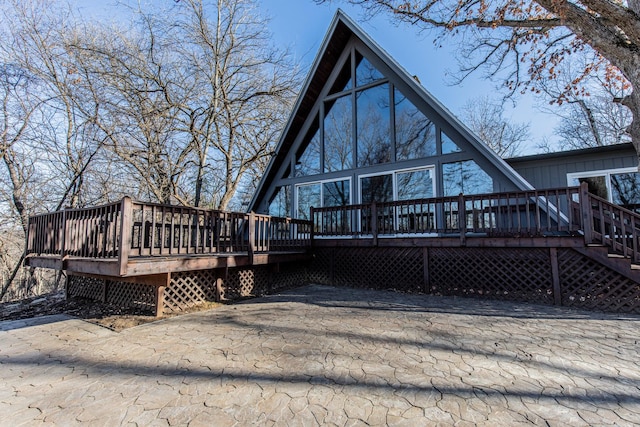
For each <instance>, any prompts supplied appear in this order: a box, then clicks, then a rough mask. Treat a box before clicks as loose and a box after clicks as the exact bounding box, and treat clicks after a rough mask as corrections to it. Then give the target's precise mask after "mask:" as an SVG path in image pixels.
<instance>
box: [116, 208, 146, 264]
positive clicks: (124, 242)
mask: <svg viewBox="0 0 640 427" xmlns="http://www.w3.org/2000/svg"><path fill="white" fill-rule="evenodd" d="M132 216H133V204H132V203H131V198H130V197H128V196H125V197H123V198H122V202H121V203H120V247H119V248H118V265H119V270H120V275H121V276H124V275H125V274H126V273H127V263H128V262H129V251H130V250H131V227H132ZM151 245H152V246H153V242H152V243H151Z"/></svg>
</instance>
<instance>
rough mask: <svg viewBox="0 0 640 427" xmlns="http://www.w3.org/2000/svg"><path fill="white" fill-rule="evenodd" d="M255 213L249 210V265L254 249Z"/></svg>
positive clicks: (251, 263)
mask: <svg viewBox="0 0 640 427" xmlns="http://www.w3.org/2000/svg"><path fill="white" fill-rule="evenodd" d="M255 240H256V214H255V213H254V212H253V211H252V212H249V248H248V251H247V255H248V256H249V265H253V254H254V253H255V250H256V242H255Z"/></svg>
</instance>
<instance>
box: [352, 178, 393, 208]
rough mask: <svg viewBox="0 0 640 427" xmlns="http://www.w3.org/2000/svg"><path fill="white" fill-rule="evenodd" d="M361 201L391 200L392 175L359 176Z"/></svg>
mask: <svg viewBox="0 0 640 427" xmlns="http://www.w3.org/2000/svg"><path fill="white" fill-rule="evenodd" d="M360 194H361V196H362V197H361V200H362V203H372V202H377V203H379V202H391V201H393V179H392V175H378V176H368V177H365V178H360Z"/></svg>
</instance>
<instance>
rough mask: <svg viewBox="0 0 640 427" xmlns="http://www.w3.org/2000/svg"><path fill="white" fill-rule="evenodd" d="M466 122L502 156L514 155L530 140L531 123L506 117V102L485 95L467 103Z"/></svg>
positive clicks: (463, 113) (463, 115)
mask: <svg viewBox="0 0 640 427" xmlns="http://www.w3.org/2000/svg"><path fill="white" fill-rule="evenodd" d="M462 119H463V121H464V123H465V124H466V125H467V126H469V127H470V128H471V130H473V131H474V132H475V134H476V135H477V136H478V137H479V138H480V139H481V140H482V141H483V142H484V143H485V144H487V145H488V146H489V147H491V149H492V150H493V151H495V152H496V153H497V154H498V155H499V156H500V157H504V158H507V157H514V156H517V155H518V154H520V153H521V152H522V148H523V145H524V144H525V143H527V142H528V141H529V140H530V137H531V135H530V132H529V128H530V126H529V124H528V123H516V122H513V121H511V120H508V119H506V118H505V117H504V102H502V101H494V100H492V99H490V98H489V97H486V96H483V97H479V98H475V99H472V100H470V101H468V102H467V104H465V106H464V107H463V111H462Z"/></svg>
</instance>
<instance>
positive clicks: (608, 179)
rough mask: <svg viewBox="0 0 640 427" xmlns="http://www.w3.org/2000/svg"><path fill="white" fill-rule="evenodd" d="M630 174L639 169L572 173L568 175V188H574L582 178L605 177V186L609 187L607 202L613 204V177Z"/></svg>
mask: <svg viewBox="0 0 640 427" xmlns="http://www.w3.org/2000/svg"><path fill="white" fill-rule="evenodd" d="M630 172H638V168H637V167H627V168H614V169H600V170H595V171H584V172H570V173H567V186H569V187H572V186H574V185H575V184H574V183H573V180H576V179H580V178H595V177H598V176H604V177H605V178H606V179H605V185H606V187H607V200H608V201H609V202H612V203H613V192H612V191H611V175H616V174H619V173H630Z"/></svg>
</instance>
